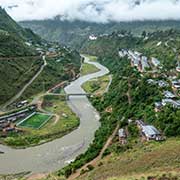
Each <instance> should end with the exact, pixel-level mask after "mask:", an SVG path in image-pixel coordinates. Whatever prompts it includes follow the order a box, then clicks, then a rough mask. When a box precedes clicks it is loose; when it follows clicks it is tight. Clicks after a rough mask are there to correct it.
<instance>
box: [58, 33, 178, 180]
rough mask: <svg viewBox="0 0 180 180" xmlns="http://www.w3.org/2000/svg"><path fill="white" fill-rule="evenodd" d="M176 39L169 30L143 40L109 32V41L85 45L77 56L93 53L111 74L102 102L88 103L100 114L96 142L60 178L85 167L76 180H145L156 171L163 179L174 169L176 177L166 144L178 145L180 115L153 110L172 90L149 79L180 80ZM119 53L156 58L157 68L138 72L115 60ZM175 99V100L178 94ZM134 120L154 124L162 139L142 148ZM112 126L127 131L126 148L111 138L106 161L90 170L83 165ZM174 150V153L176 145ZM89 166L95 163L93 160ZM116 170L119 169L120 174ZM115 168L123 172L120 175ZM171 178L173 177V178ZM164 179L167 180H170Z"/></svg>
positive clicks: (123, 59) (164, 109) (97, 150)
mask: <svg viewBox="0 0 180 180" xmlns="http://www.w3.org/2000/svg"><path fill="white" fill-rule="evenodd" d="M143 34H146V33H143ZM167 35H168V38H167ZM179 38H180V35H179V32H178V31H172V30H170V31H164V32H163V31H162V32H156V33H149V34H146V35H145V36H144V37H143V36H142V37H134V36H133V35H131V34H129V33H125V34H124V35H123V36H122V35H121V36H120V34H116V33H113V34H111V35H110V36H106V37H100V38H98V39H97V40H95V41H89V42H88V43H87V44H85V45H84V47H83V49H82V52H83V53H90V52H93V55H96V56H98V61H99V62H100V63H101V64H103V65H105V66H106V67H108V68H109V69H110V72H111V73H112V74H113V81H112V84H111V86H110V89H109V92H107V93H106V94H104V95H103V97H93V98H91V101H92V102H93V105H94V106H95V107H96V108H97V110H98V111H99V112H100V114H101V127H100V128H99V130H98V131H97V132H96V134H95V140H94V141H93V143H92V144H91V145H90V147H89V149H88V151H87V152H86V153H85V154H83V155H80V156H79V157H77V159H76V160H75V161H74V162H72V163H71V164H70V165H69V166H67V167H65V168H64V169H63V170H60V171H59V175H65V176H66V177H69V176H70V175H71V174H73V173H75V172H76V170H77V169H79V168H80V167H82V166H83V165H84V164H86V165H87V167H86V168H83V169H81V175H82V177H81V178H80V179H87V180H90V179H94V180H96V179H97V180H99V179H103V180H104V179H108V178H112V177H120V178H119V179H121V178H122V177H123V176H128V175H129V176H131V175H132V174H131V173H134V176H133V177H134V179H135V177H136V175H137V173H143V174H144V175H145V174H147V175H145V176H146V177H147V176H148V173H150V175H152V176H153V175H154V178H155V177H156V176H157V174H158V170H160V171H161V172H163V173H165V174H168V173H169V172H172V171H173V170H174V171H175V174H177V172H178V170H179V169H178V167H177V164H178V163H177V161H178V160H177V157H179V151H176V150H175V151H173V152H174V155H173V156H172V155H171V153H170V152H171V149H170V147H171V145H170V144H173V142H174V141H178V139H179V136H180V121H179V120H180V119H179V117H180V110H179V109H178V108H175V107H172V106H171V105H166V106H164V107H162V109H161V110H160V111H155V103H156V102H159V101H161V100H162V99H163V98H164V91H165V90H168V91H173V90H172V87H171V86H169V85H167V86H165V87H164V86H163V87H162V86H159V85H158V84H150V83H149V79H153V80H154V81H163V82H164V81H165V82H168V83H170V82H171V80H170V79H169V77H171V76H174V77H176V78H179V77H180V76H179V73H178V72H177V71H176V66H177V61H178V57H177V51H178V50H179ZM160 42H161V43H160ZM122 48H124V49H130V50H136V51H138V52H141V53H142V54H144V55H146V56H147V57H148V58H149V59H150V58H151V57H157V58H158V59H159V61H160V63H161V64H162V68H160V69H159V70H154V71H151V70H149V69H148V70H146V71H144V72H140V71H139V70H138V69H137V68H135V67H133V66H132V65H131V62H130V59H129V58H128V56H124V57H120V55H119V51H120V50H121V49H122ZM177 99H180V98H179V95H178V93H177ZM129 120H130V121H129ZM136 120H143V121H144V122H145V123H147V124H151V125H154V126H155V127H156V128H158V129H159V130H160V131H161V132H162V134H163V135H164V136H165V137H166V138H167V140H166V141H164V142H160V143H159V144H158V143H155V144H153V142H149V143H148V142H147V143H144V142H143V141H142V140H141V139H140V132H139V131H138V128H137V126H136V123H135V122H136ZM131 122H132V123H131ZM117 124H119V125H120V127H121V128H125V129H126V131H128V138H127V140H128V143H127V144H126V145H121V144H120V143H119V140H118V137H115V138H114V139H113V143H112V144H111V145H110V146H109V148H108V149H107V150H106V151H105V153H104V154H103V156H104V157H106V156H107V155H111V156H110V157H107V159H106V158H105V159H103V160H102V162H97V163H96V166H95V167H93V165H88V162H90V161H91V160H92V159H94V158H95V157H97V156H98V155H99V153H100V151H101V149H102V147H103V146H104V144H105V142H106V141H107V139H108V137H109V136H110V135H111V134H112V132H113V130H114V129H115V127H116V125H117ZM151 143H152V144H153V145H151ZM168 147H169V148H168ZM174 148H176V149H179V148H180V146H179V144H177V146H176V147H174ZM160 151H161V153H160ZM136 152H140V153H136ZM150 152H154V153H150ZM163 154H166V155H167V156H166V158H163ZM121 156H123V158H121ZM149 156H151V158H150V159H151V161H148V160H147V162H146V157H149ZM169 159H171V165H170V166H169V165H168V164H167V161H168V160H169ZM93 163H94V161H92V164H93ZM144 163H145V164H144ZM94 164H95V163H94ZM121 166H124V167H125V169H123V167H121ZM94 168H95V169H94ZM120 168H121V169H122V171H119V169H120ZM126 168H127V169H128V171H126ZM176 168H177V169H176ZM148 170H150V171H148ZM91 171H92V172H91ZM129 172H130V173H129ZM152 172H154V173H152ZM156 172H157V174H156ZM83 174H84V175H83ZM160 175H161V173H159V179H161V176H160ZM165 176H166V175H165ZM178 176H179V175H178ZM157 177H158V176H157ZM176 177H177V176H176V175H175V176H174V177H173V178H176ZM130 178H131V177H130ZM140 178H141V175H140ZM140 178H139V179H140ZM115 179H116V178H115ZM117 179H118V178H117ZM122 179H123V178H122ZM169 179H170V180H171V177H170V178H169ZM169 179H168V180H169Z"/></svg>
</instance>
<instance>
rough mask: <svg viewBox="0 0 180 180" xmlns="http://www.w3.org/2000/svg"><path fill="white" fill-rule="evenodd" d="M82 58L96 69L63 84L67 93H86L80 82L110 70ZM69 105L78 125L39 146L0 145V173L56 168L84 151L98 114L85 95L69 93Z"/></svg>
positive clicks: (92, 132)
mask: <svg viewBox="0 0 180 180" xmlns="http://www.w3.org/2000/svg"><path fill="white" fill-rule="evenodd" d="M85 62H86V63H89V64H93V65H95V66H96V67H97V68H98V69H100V71H99V72H97V73H93V74H89V75H86V76H82V77H80V78H78V79H77V80H75V81H73V82H72V83H71V84H70V85H68V86H67V87H66V88H65V91H66V93H69V94H71V93H72V94H74V93H75V94H76V93H77V94H78V93H85V92H84V90H83V89H82V88H81V85H82V84H83V83H85V82H86V81H89V80H90V79H93V78H97V77H101V76H103V75H105V74H108V73H109V70H108V69H107V68H106V67H104V66H102V65H101V64H99V63H97V62H90V61H89V59H88V58H87V57H85ZM68 104H69V106H70V108H71V109H72V110H73V111H74V112H75V113H76V114H77V116H78V117H79V118H80V122H81V123H80V126H79V128H78V129H76V130H75V131H73V132H71V133H70V134H68V135H66V136H64V137H62V138H60V139H56V140H54V141H51V142H48V143H46V144H42V145H40V146H36V147H31V148H27V149H12V148H10V147H7V146H3V145H0V151H3V152H5V153H4V154H0V174H13V173H19V172H24V171H31V172H32V173H44V172H52V171H56V170H58V169H60V168H62V167H64V166H65V165H67V164H68V163H69V162H71V161H72V160H74V159H75V157H76V156H78V155H79V154H81V153H83V152H85V151H86V150H87V148H88V146H89V144H90V143H91V142H92V140H93V138H94V133H95V131H96V130H97V129H98V128H99V126H100V122H99V119H100V117H99V114H98V112H97V111H96V110H95V109H94V107H93V106H92V105H91V103H90V102H89V101H88V99H87V97H85V96H76V97H73V96H72V97H70V98H69V102H68Z"/></svg>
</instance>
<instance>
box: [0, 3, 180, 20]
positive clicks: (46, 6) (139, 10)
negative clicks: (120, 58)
mask: <svg viewBox="0 0 180 180" xmlns="http://www.w3.org/2000/svg"><path fill="white" fill-rule="evenodd" d="M138 1H140V2H141V3H138ZM0 5H1V6H2V7H4V8H5V9H6V10H7V11H8V13H9V14H10V15H11V16H12V17H13V18H14V19H15V20H17V21H22V20H42V19H49V18H54V17H55V16H57V15H60V16H61V18H62V19H68V20H77V19H78V20H85V21H91V22H102V23H105V22H109V21H131V20H163V19H178V20H180V0H0Z"/></svg>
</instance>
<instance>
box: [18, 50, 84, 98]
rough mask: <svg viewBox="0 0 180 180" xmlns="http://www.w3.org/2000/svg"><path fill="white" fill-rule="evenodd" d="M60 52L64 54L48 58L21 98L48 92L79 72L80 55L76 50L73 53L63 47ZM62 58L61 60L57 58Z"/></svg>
mask: <svg viewBox="0 0 180 180" xmlns="http://www.w3.org/2000/svg"><path fill="white" fill-rule="evenodd" d="M60 53H62V54H64V55H63V56H61V55H60V56H59V57H56V58H47V59H46V61H47V66H46V67H45V68H44V70H43V72H42V73H41V74H40V75H39V76H38V77H37V79H36V80H35V81H34V82H33V83H32V84H31V85H30V86H29V87H28V88H27V89H26V91H25V92H24V94H23V95H22V97H21V99H27V98H29V97H33V96H34V95H36V94H38V93H41V92H46V91H47V90H49V89H50V88H52V87H54V86H55V85H57V84H59V83H60V82H63V81H69V80H72V79H73V78H74V76H76V75H77V74H78V73H79V69H80V66H81V64H80V55H79V54H78V53H77V52H76V51H72V52H71V53H70V52H69V51H67V50H65V49H61V51H60ZM59 59H61V61H60V62H58V61H57V60H59Z"/></svg>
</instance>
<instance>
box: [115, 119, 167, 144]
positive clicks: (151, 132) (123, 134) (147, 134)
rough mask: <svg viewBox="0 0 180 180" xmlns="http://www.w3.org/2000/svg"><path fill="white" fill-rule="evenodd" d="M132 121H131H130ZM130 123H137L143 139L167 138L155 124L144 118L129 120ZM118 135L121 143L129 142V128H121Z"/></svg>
mask: <svg viewBox="0 0 180 180" xmlns="http://www.w3.org/2000/svg"><path fill="white" fill-rule="evenodd" d="M130 121H131V122H130ZM128 122H129V123H132V122H133V123H135V125H137V127H138V129H139V131H140V136H141V138H142V140H143V141H152V140H154V141H162V140H165V137H164V136H163V134H162V133H161V132H160V131H159V130H158V129H157V128H156V127H154V126H152V125H149V124H146V123H145V122H144V121H142V120H136V121H132V120H128ZM118 137H119V142H120V144H121V145H125V144H127V142H128V141H127V138H128V133H127V130H126V129H124V128H121V129H119V131H118Z"/></svg>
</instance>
